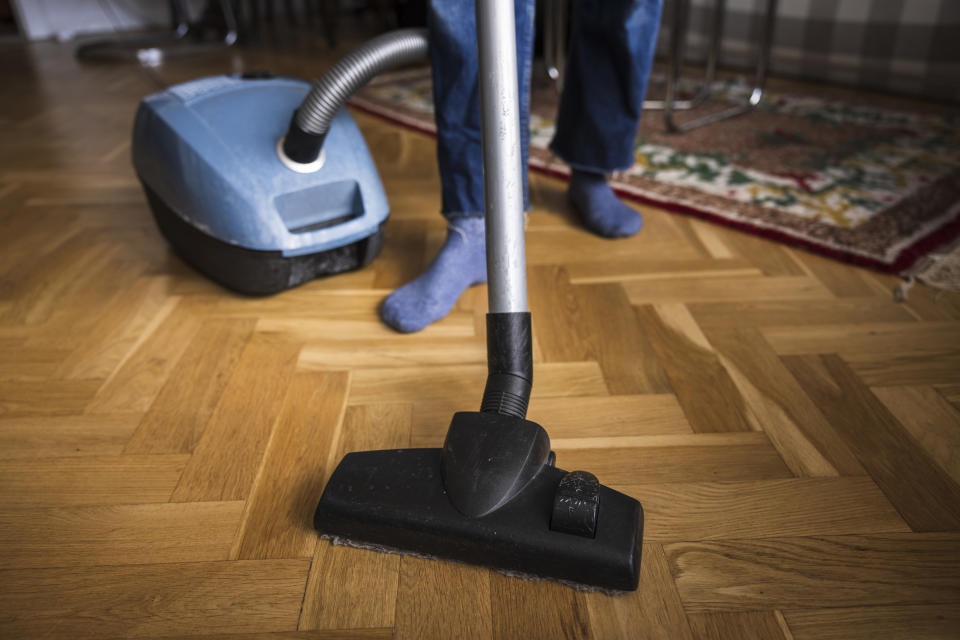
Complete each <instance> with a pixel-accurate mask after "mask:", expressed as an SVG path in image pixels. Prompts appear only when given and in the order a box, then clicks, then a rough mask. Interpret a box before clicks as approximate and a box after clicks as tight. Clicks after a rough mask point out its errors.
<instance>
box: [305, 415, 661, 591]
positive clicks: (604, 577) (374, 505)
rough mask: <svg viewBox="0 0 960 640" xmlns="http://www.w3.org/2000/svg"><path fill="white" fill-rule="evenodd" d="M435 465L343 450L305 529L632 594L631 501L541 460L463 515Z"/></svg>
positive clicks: (637, 528) (635, 560) (635, 547)
mask: <svg viewBox="0 0 960 640" xmlns="http://www.w3.org/2000/svg"><path fill="white" fill-rule="evenodd" d="M458 415H459V414H458ZM551 459H552V457H551ZM442 467H443V450H442V449H394V450H386V451H366V452H360V453H351V454H348V455H347V456H345V457H344V459H343V460H342V461H341V463H340V465H339V466H338V467H337V469H336V470H335V471H334V472H333V475H332V476H331V478H330V481H329V482H328V483H327V487H326V489H325V491H324V492H323V497H322V498H321V499H320V504H319V505H318V506H317V511H316V514H315V515H314V526H315V527H316V528H317V529H318V530H319V531H320V532H321V533H323V534H325V535H330V536H337V537H341V538H345V539H347V540H348V541H351V542H354V543H365V544H368V545H377V546H383V547H388V548H391V549H396V550H399V551H405V552H410V553H415V554H423V555H429V556H436V557H438V558H445V559H450V560H455V561H460V562H466V563H470V564H477V565H483V566H487V567H491V568H494V569H498V570H504V571H515V572H519V573H523V574H532V575H535V576H540V577H545V578H552V579H556V580H561V581H569V582H574V583H578V584H582V585H587V586H591V587H599V588H602V589H615V590H632V589H636V588H637V582H638V579H639V573H640V553H641V543H642V537H643V510H642V508H641V507H640V503H639V502H637V501H636V500H634V499H633V498H631V497H629V496H627V495H624V494H622V493H619V492H617V491H614V490H612V489H609V488H608V487H605V486H603V485H600V484H599V483H597V482H596V479H595V478H593V476H591V475H590V474H585V473H583V472H576V473H575V474H568V473H567V472H566V471H563V470H561V469H557V468H555V467H553V466H551V465H550V464H544V465H542V467H541V469H540V471H539V472H538V473H537V474H536V475H534V477H533V478H532V479H531V480H529V482H528V483H527V484H526V486H525V487H523V489H522V490H521V491H520V492H519V493H517V494H516V495H515V496H514V497H513V498H512V499H511V500H510V501H509V502H507V503H506V504H504V505H502V506H501V507H499V508H498V509H496V510H495V511H493V512H491V513H488V514H487V515H484V516H481V517H470V516H467V515H464V514H463V513H461V512H460V511H458V510H457V509H456V508H455V507H454V506H453V504H452V503H451V501H450V499H449V498H448V496H447V492H446V489H445V485H444V477H443V468H442ZM591 479H592V480H591ZM561 481H563V482H561ZM551 527H552V528H551ZM591 534H592V535H591Z"/></svg>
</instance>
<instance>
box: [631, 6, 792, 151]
mask: <svg viewBox="0 0 960 640" xmlns="http://www.w3.org/2000/svg"><path fill="white" fill-rule="evenodd" d="M777 1H778V0H766V13H765V15H764V18H763V20H764V23H763V29H762V31H761V34H760V44H759V47H758V52H757V68H756V76H755V78H754V82H753V89H752V91H751V92H750V96H749V98H748V99H747V100H746V101H745V102H744V103H743V104H739V105H736V106H734V107H731V108H730V109H725V110H723V111H719V112H717V113H713V114H710V115H708V116H704V117H702V118H697V119H695V120H691V121H689V122H685V123H683V124H677V123H676V122H675V121H674V119H673V112H674V111H679V110H683V109H691V108H693V107H695V106H699V105H701V104H703V103H704V102H706V101H707V100H709V99H710V98H711V97H712V93H713V92H712V89H711V87H710V84H711V83H712V82H713V80H714V79H715V78H716V69H717V64H718V62H719V58H720V48H721V41H722V37H723V13H724V10H725V8H726V2H725V0H717V1H716V4H715V5H714V25H713V32H712V35H711V44H710V50H709V52H708V56H707V69H706V74H705V80H704V85H703V87H701V89H700V91H699V92H698V93H697V96H696V97H695V98H694V99H693V100H682V101H681V100H676V91H677V83H678V81H679V79H680V71H681V67H682V65H683V60H684V53H685V41H686V31H687V20H688V18H689V13H690V0H674V16H673V28H672V29H671V37H670V69H669V70H668V72H667V89H666V96H665V98H664V100H663V101H656V102H654V101H650V102H653V103H654V104H648V103H646V102H645V103H644V108H648V109H658V108H662V109H663V117H664V122H665V124H666V128H667V131H669V132H671V133H682V132H685V131H690V130H692V129H696V128H698V127H702V126H705V125H708V124H712V123H715V122H720V121H721V120H726V119H728V118H733V117H736V116H739V115H742V114H744V113H747V112H748V111H751V110H752V109H754V108H755V107H756V106H757V105H758V104H760V100H761V99H762V98H763V88H764V84H765V83H766V78H767V71H768V69H769V66H770V50H771V48H772V45H773V30H774V25H775V24H776V16H777ZM659 102H662V104H657V103H659Z"/></svg>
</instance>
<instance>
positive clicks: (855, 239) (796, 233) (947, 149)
mask: <svg viewBox="0 0 960 640" xmlns="http://www.w3.org/2000/svg"><path fill="white" fill-rule="evenodd" d="M715 90H716V92H717V99H716V100H714V101H711V103H710V104H708V105H705V106H703V107H700V108H698V109H697V110H695V111H690V112H686V113H685V114H683V116H681V117H679V118H678V120H679V121H681V122H682V121H683V119H685V118H696V117H700V116H702V115H704V114H705V113H709V112H710V111H711V110H719V109H724V108H727V107H728V106H729V104H730V103H731V102H733V101H737V100H742V99H744V98H745V97H746V95H747V92H748V91H749V89H748V88H747V87H745V86H743V85H741V84H739V83H737V82H733V81H731V82H727V83H723V84H718V85H717V86H716V87H715ZM350 104H351V106H353V107H355V108H357V109H359V110H361V111H365V112H368V113H371V114H374V115H377V116H379V117H382V118H384V119H386V120H389V121H391V122H394V123H397V124H400V125H402V126H405V127H408V128H411V129H415V130H418V131H421V132H424V133H429V134H435V133H436V129H435V126H434V122H433V104H432V99H431V83H430V75H429V71H428V70H414V71H407V72H401V73H397V74H392V75H389V76H383V77H381V78H378V79H377V80H376V81H375V82H374V83H372V84H371V85H369V86H367V87H365V88H364V89H363V90H361V91H360V92H359V93H358V94H357V95H356V96H354V97H353V98H352V99H351V101H350ZM531 104H532V106H531V149H530V167H531V169H533V170H534V171H539V172H542V173H546V174H549V175H554V176H558V177H566V176H568V175H569V171H568V169H567V167H566V165H565V164H563V163H562V162H561V161H560V160H559V159H558V158H556V157H554V156H553V155H552V154H551V153H550V151H549V150H548V148H547V147H548V145H549V142H550V140H551V138H552V136H553V131H554V129H553V118H554V114H555V112H556V104H557V96H556V93H555V92H554V91H553V90H552V89H551V88H547V87H543V88H537V89H535V90H534V91H533V96H532V101H531ZM634 149H635V159H636V163H635V165H634V166H633V167H632V168H631V169H630V170H628V171H625V172H622V173H618V174H616V175H614V176H613V177H612V180H611V184H612V185H613V187H614V189H615V190H616V191H617V192H618V193H619V194H620V195H622V196H623V197H626V198H630V199H632V200H636V201H638V202H643V203H647V204H652V205H656V206H657V207H661V208H664V209H668V210H670V211H675V212H679V213H685V214H690V215H695V216H698V217H700V218H704V219H707V220H710V221H713V222H719V223H722V224H725V225H727V226H731V227H734V228H736V229H740V230H742V231H746V232H749V233H753V234H757V235H761V236H764V237H768V238H772V239H774V240H778V241H781V242H785V243H789V244H792V245H795V246H801V247H804V248H806V249H809V250H811V251H815V252H817V253H820V254H823V255H827V256H830V257H832V258H836V259H838V260H843V261H845V262H850V263H854V264H860V265H864V266H869V267H873V268H875V269H879V270H882V271H887V272H893V273H903V272H906V271H907V270H909V268H910V267H911V266H912V265H913V264H914V263H915V262H916V261H917V260H918V259H919V258H921V257H923V256H924V255H926V254H928V253H929V252H931V251H933V250H934V249H936V248H937V247H939V246H941V245H943V244H945V243H947V242H950V241H951V240H953V239H954V238H956V237H957V236H958V235H960V114H958V113H957V112H956V110H952V111H949V112H948V111H946V110H938V109H930V108H926V109H918V110H914V111H909V110H902V109H901V110H894V109H889V108H880V107H877V106H874V105H870V104H854V103H849V102H840V101H836V100H827V99H823V98H820V97H817V96H811V95H796V94H777V93H770V92H768V93H767V94H766V96H765V98H764V100H763V102H762V103H761V104H760V106H759V107H758V108H757V109H755V110H753V111H752V112H750V113H748V114H746V115H743V116H740V117H737V118H733V119H730V120H726V121H722V122H719V123H716V124H713V125H709V126H706V127H702V128H700V129H695V130H693V131H691V132H688V133H684V134H679V135H676V134H669V133H667V132H666V131H665V129H664V126H663V118H662V115H661V114H660V113H659V112H649V113H647V114H645V115H644V117H643V120H642V122H641V125H640V130H639V132H638V135H637V140H636V143H635V147H634Z"/></svg>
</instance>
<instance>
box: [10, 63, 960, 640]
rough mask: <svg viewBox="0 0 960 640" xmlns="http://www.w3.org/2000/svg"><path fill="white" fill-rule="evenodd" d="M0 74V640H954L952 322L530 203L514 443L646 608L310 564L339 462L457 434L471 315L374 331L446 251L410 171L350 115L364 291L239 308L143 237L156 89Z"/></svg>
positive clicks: (429, 572)
mask: <svg viewBox="0 0 960 640" xmlns="http://www.w3.org/2000/svg"><path fill="white" fill-rule="evenodd" d="M331 59H332V58H331V57H330V56H329V55H327V56H319V55H317V54H316V52H312V53H310V54H309V55H306V54H300V55H295V54H294V53H285V54H284V53H272V54H271V53H265V52H263V51H260V52H258V51H252V52H245V53H244V52H232V53H230V54H227V55H214V56H208V57H204V58H199V59H192V60H189V59H184V60H179V61H176V60H175V61H173V62H172V63H171V65H170V66H168V67H165V68H161V69H159V70H157V71H156V72H155V76H156V77H161V78H163V80H164V81H166V82H169V83H175V82H179V81H182V80H185V79H188V78H192V77H196V76H199V75H206V74H213V73H218V72H223V71H229V70H231V69H239V68H241V67H246V68H257V67H261V68H262V67H266V68H271V69H274V70H276V71H279V72H285V73H290V74H294V75H298V76H302V77H311V76H313V77H315V76H317V75H318V74H319V72H320V71H322V70H323V69H324V68H325V67H326V65H327V64H329V61H330V60H331ZM0 63H2V68H3V72H2V74H3V79H4V80H3V82H0V140H2V143H0V637H3V638H64V639H77V638H94V637H96V638H159V637H163V638H186V637H190V638H227V637H230V638H235V637H239V638H266V639H280V638H285V639H293V638H297V639H300V638H303V639H307V638H368V639H373V638H389V637H397V638H415V637H421V638H491V637H493V638H524V639H527V638H596V639H601V638H667V639H671V640H684V639H701V638H730V639H749V638H764V639H766V638H773V639H780V640H788V639H794V640H806V639H808V638H844V639H851V638H853V639H855V638H866V639H870V640H872V639H874V638H910V639H917V638H957V637H960V486H958V483H960V413H958V412H960V296H958V295H954V294H938V293H936V292H934V291H931V290H929V289H926V288H924V287H922V286H917V287H915V288H914V289H913V290H912V291H911V296H910V299H909V301H908V302H906V303H905V304H897V303H895V302H894V301H893V299H892V296H891V290H892V287H893V286H894V284H895V281H894V279H892V278H890V277H886V276H881V275H877V274H875V273H871V272H868V271H865V270H861V269H857V268H852V267H849V266H845V265H841V264H838V263H835V262H831V261H828V260H826V259H822V258H819V257H816V256H813V255H810V254H808V253H804V252H801V251H794V250H791V249H788V248H786V247H784V246H782V245H778V244H773V243H770V242H767V241H764V240H760V239H757V238H754V237H751V236H747V235H742V234H739V233H736V232H733V231H730V230H727V229H724V228H720V227H716V226H711V225H709V224H705V223H702V222H699V221H696V220H694V219H691V218H687V217H682V216H676V215H670V214H667V213H664V212H661V211H657V210H655V209H650V208H643V213H644V215H645V217H646V227H645V229H644V230H643V232H642V233H641V234H640V235H639V236H637V237H635V238H632V239H628V240H620V241H607V240H601V239H598V238H595V237H593V236H591V235H589V234H588V233H586V232H585V231H583V230H582V229H581V228H580V227H579V226H578V225H577V224H576V223H575V222H574V221H573V219H572V217H571V214H570V212H569V211H568V210H567V207H566V205H565V204H564V198H563V188H562V185H561V184H560V183H558V182H556V181H554V180H551V179H545V178H542V177H534V179H533V182H532V197H533V203H534V210H533V212H532V213H531V214H530V217H529V228H528V234H527V239H528V259H529V280H530V303H531V307H532V310H533V314H534V316H533V317H534V327H535V358H536V383H535V385H534V400H533V403H532V407H531V411H530V417H531V419H533V420H536V421H538V422H540V423H542V424H543V425H544V426H546V427H547V428H548V430H549V431H550V433H551V436H552V438H553V444H554V448H555V449H556V451H557V456H558V464H559V465H560V466H562V467H564V468H586V469H589V470H591V471H593V472H594V473H596V474H597V476H599V478H600V479H601V481H603V482H604V483H605V484H608V485H611V486H613V487H614V488H617V489H619V490H622V491H625V492H627V493H629V494H631V495H633V496H635V497H636V498H638V499H639V500H641V502H642V503H643V504H644V506H645V508H646V514H647V521H646V523H647V525H646V526H647V528H646V537H645V547H644V555H643V570H642V578H641V586H640V589H639V590H638V591H636V592H635V593H630V594H627V595H622V596H618V597H610V596H606V595H602V594H596V593H591V594H588V593H581V592H577V591H574V590H571V589H569V588H567V587H565V586H561V585H558V584H554V583H549V582H530V581H525V580H521V579H517V578H509V577H505V576H502V575H500V574H497V573H492V572H489V571H486V570H482V569H477V568H472V567H467V566H462V565H457V564H448V563H442V562H435V561H429V560H423V559H417V558H412V557H403V558H401V557H398V556H393V555H382V554H377V553H374V552H370V551H364V550H357V549H350V548H342V547H331V546H330V545H329V544H327V543H326V542H319V541H318V539H317V537H316V535H315V534H314V532H313V531H312V530H311V528H310V516H311V512H312V509H313V507H314V504H315V501H316V500H317V498H318V496H319V494H320V491H321V488H322V487H323V485H324V482H325V479H326V477H327V475H328V474H329V473H330V471H331V465H332V464H333V463H334V462H335V461H336V460H337V459H338V458H339V457H340V456H341V454H343V453H344V452H347V451H351V450H358V449H368V448H390V447H403V446H411V445H412V446H439V445H440V443H441V439H442V437H443V433H444V431H445V429H446V426H447V423H448V421H449V418H450V416H451V414H452V412H453V411H454V410H458V409H473V408H474V407H475V406H476V405H477V404H478V403H479V398H480V391H481V385H482V383H483V380H484V370H485V367H484V336H483V326H484V325H483V314H484V313H485V306H486V302H485V300H486V291H485V289H484V288H482V287H479V288H475V289H473V290H470V291H469V292H468V293H467V294H466V295H465V296H464V297H463V299H462V300H460V302H459V304H458V305H457V307H456V309H455V310H454V311H453V313H452V314H451V315H450V317H448V318H447V319H445V320H444V321H442V322H441V323H439V324H437V325H436V326H434V327H431V328H429V329H428V330H426V331H424V332H422V333H419V334H415V335H398V334H396V333H393V332H392V331H391V330H389V329H388V328H386V327H385V326H384V325H383V324H381V322H380V321H379V319H378V316H377V306H378V305H379V303H380V302H381V300H382V299H383V298H384V297H385V295H386V294H387V293H388V292H389V291H390V290H391V289H392V288H394V287H396V286H397V285H399V284H401V283H403V282H405V281H406V280H408V279H409V278H411V277H412V276H414V275H415V274H417V273H418V272H419V271H420V270H421V269H422V268H423V267H424V265H425V264H426V262H427V261H428V260H429V259H430V257H431V256H432V255H433V253H434V252H435V250H436V249H437V248H438V246H439V244H440V243H441V242H442V240H443V235H444V228H443V223H442V220H441V219H440V217H439V215H438V214H437V211H438V210H439V205H440V203H439V183H438V179H437V172H436V167H435V160H434V155H433V148H434V141H433V140H432V139H430V138H427V137H424V136H422V135H420V134H416V133H412V132H408V131H404V130H401V129H398V128H396V127H394V126H391V125H387V124H385V123H383V122H380V121H378V120H375V119H371V118H370V117H366V116H363V115H360V114H358V115H357V120H358V122H359V124H360V126H361V128H362V129H363V131H364V133H365V135H366V137H367V141H368V143H369V145H370V147H371V149H372V151H373V154H374V156H375V157H376V160H377V162H378V164H379V167H380V170H381V173H382V176H383V179H384V182H385V186H386V189H387V192H388V194H389V196H390V199H391V202H392V210H393V213H392V218H391V220H390V222H389V224H388V227H387V241H386V246H385V248H384V250H383V253H382V255H381V257H380V258H379V259H377V260H376V261H375V262H374V263H373V264H372V265H371V266H369V267H368V268H365V269H363V270H362V271H358V272H355V273H351V274H348V275H341V276H338V277H334V278H330V279H327V280H321V281H316V282H312V283H310V284H308V285H306V286H302V287H300V288H298V289H296V290H293V291H289V292H286V293H283V294H281V295H277V296H274V297H270V298H262V299H249V298H243V297H238V296H235V295H232V294H230V293H228V292H226V291H224V290H223V289H221V288H219V287H217V286H215V285H213V284H211V283H210V282H208V281H207V280H205V279H204V278H202V277H200V276H199V275H197V274H196V273H195V272H194V271H192V270H191V269H190V268H189V267H187V266H186V265H185V264H184V263H183V262H181V261H180V260H179V259H177V258H176V257H175V256H173V255H172V254H171V252H170V250H169V249H168V248H167V246H166V244H165V243H164V241H163V240H162V238H161V237H160V235H159V233H158V232H157V230H156V229H155V226H154V223H153V221H152V218H151V216H150V213H149V211H148V208H147V205H146V202H145V200H144V197H143V195H142V193H141V190H140V187H139V185H138V183H137V180H136V178H135V176H134V175H133V172H132V169H131V167H130V164H129V152H130V149H129V134H130V126H131V123H132V118H133V113H134V109H135V108H136V105H137V102H138V101H139V99H140V98H141V97H142V96H144V95H146V94H148V93H150V92H152V91H153V90H155V88H156V85H155V84H153V83H152V82H151V80H150V78H149V77H147V76H146V75H144V74H143V73H141V72H140V71H138V70H137V69H135V68H134V67H133V66H132V65H123V64H120V65H107V66H82V65H79V64H78V63H76V62H75V61H74V60H73V59H72V57H71V55H70V50H69V49H68V48H67V47H64V46H59V45H55V44H44V45H36V46H32V47H29V48H27V47H23V46H5V47H4V48H2V49H0ZM878 99H879V98H878Z"/></svg>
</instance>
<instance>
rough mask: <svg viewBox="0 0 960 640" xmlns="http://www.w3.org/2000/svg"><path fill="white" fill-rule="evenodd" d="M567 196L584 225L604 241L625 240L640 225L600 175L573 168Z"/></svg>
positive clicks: (633, 212)
mask: <svg viewBox="0 0 960 640" xmlns="http://www.w3.org/2000/svg"><path fill="white" fill-rule="evenodd" d="M567 195H568V197H569V198H570V202H571V203H572V204H573V207H574V208H575V209H576V210H577V212H578V213H579V214H580V218H581V220H583V224H584V225H585V226H586V227H587V228H588V229H590V230H591V231H593V232H594V233H596V234H597V235H601V236H603V237H605V238H626V237H627V236H632V235H634V234H635V233H637V232H638V231H640V227H642V226H643V218H642V217H641V216H640V214H639V213H637V212H636V211H634V210H633V209H631V208H630V207H628V206H627V205H625V204H624V203H622V202H620V199H619V198H617V196H616V195H615V194H614V193H613V190H612V189H611V188H610V185H608V184H607V178H606V176H604V175H603V174H602V173H588V172H586V171H578V170H577V169H572V170H571V172H570V187H569V188H568V190H567Z"/></svg>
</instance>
